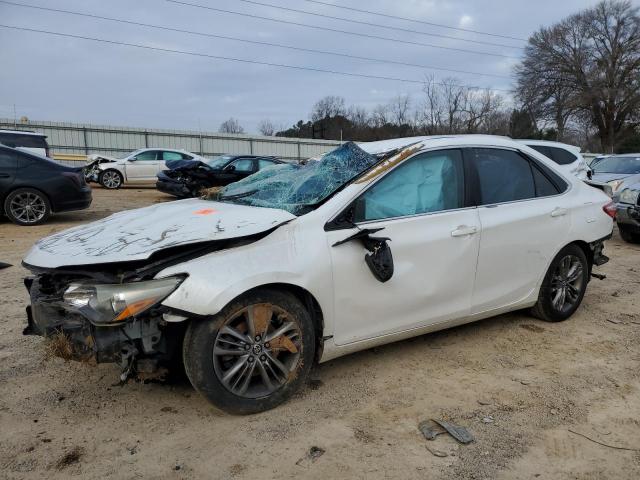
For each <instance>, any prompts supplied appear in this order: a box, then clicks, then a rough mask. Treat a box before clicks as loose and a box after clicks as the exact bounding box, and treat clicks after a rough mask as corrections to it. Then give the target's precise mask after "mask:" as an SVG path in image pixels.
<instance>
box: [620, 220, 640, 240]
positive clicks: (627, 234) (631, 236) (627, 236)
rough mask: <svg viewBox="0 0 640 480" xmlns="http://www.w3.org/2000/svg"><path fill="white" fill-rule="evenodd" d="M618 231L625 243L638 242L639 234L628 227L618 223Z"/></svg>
mask: <svg viewBox="0 0 640 480" xmlns="http://www.w3.org/2000/svg"><path fill="white" fill-rule="evenodd" d="M618 231H619V232H620V238H622V240H624V241H625V242H627V243H640V235H638V234H637V233H633V232H632V231H630V230H629V229H628V228H626V227H623V226H622V225H620V224H618Z"/></svg>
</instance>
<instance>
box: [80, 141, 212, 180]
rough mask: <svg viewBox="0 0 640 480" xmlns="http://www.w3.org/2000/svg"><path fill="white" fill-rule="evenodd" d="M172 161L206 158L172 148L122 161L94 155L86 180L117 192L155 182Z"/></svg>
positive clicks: (141, 152)
mask: <svg viewBox="0 0 640 480" xmlns="http://www.w3.org/2000/svg"><path fill="white" fill-rule="evenodd" d="M169 160H200V161H203V160H204V158H203V157H201V156H199V155H196V154H195V153H191V152H187V151H186V150H175V149H171V148H141V149H139V150H136V151H134V152H131V153H129V154H127V155H125V156H124V157H122V158H112V157H108V156H105V155H97V154H92V155H89V156H88V157H87V166H86V167H85V168H84V176H85V180H86V181H87V183H89V182H95V183H99V184H100V185H102V186H103V187H104V188H108V189H111V190H113V189H117V188H120V187H122V186H123V185H124V184H125V183H126V182H155V181H156V180H157V175H158V173H160V172H161V171H162V170H164V169H165V168H166V165H165V162H167V161H169Z"/></svg>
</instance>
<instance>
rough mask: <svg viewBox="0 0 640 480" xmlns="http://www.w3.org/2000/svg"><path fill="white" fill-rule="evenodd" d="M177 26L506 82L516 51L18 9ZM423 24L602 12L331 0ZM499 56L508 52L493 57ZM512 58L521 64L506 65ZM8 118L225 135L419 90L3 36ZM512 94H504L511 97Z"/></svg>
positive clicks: (150, 0)
mask: <svg viewBox="0 0 640 480" xmlns="http://www.w3.org/2000/svg"><path fill="white" fill-rule="evenodd" d="M15 1H16V2H17V3H27V4H30V5H38V6H44V7H47V8H56V9H63V10H69V11H75V12H81V13H88V14H93V15H100V16H107V17H112V18H119V19H125V20H129V21H135V22H141V23H147V24H154V25H162V26H168V27H171V28H177V29H181V30H190V31H196V32H202V33H210V34H216V35H222V36H227V37H237V38H242V39H246V40H252V41H262V42H269V43H277V44H282V45H291V46H297V47H302V48H308V49H314V50H324V51H331V52H339V53H344V54H349V55H357V56H364V57H375V58H377V59H384V60H389V59H390V60H394V61H399V62H408V63H415V64H420V65H426V66H433V67H441V68H449V69H454V70H465V71H469V72H478V73H485V74H493V75H506V76H509V75H510V74H511V72H512V67H513V65H514V64H515V63H517V62H518V60H517V57H518V56H519V55H521V53H522V50H520V49H519V48H509V47H506V46H493V45H484V44H479V43H476V44H474V43H471V42H463V41H458V40H453V39H443V38H437V37H432V36H427V35H422V34H418V33H410V32H403V31H397V30H390V29H386V28H379V27H375V26H366V25H360V24H354V23H350V22H346V21H342V20H336V19H328V18H322V17H318V16H314V15H308V14H304V13H296V12H291V11H285V10H281V9H276V8H273V7H267V6H259V5H252V4H250V3H247V2H243V1H241V0H183V1H184V2H188V3H198V4H201V5H208V6H211V7H214V8H218V9H224V10H232V11H236V12H241V13H245V14H250V15H257V16H263V17H270V18H274V19H280V20H287V21H291V22H299V23H305V24H309V25H316V26H321V27H326V28H332V29H338V30H345V31H349V32H357V33H363V34H367V35H374V36H383V37H389V38H396V39H401V40H404V41H408V42H415V43H428V44H432V45H439V46H443V47H449V48H459V49H466V50H476V51H482V52H487V53H492V54H493V55H486V54H476V53H466V52H460V51H455V50H446V49H441V48H434V47H427V46H422V45H413V44H406V43H397V42H390V41H384V40H379V39H373V38H367V37H359V36H354V35H348V34H343V33H337V32H329V31H323V30H319V29H312V28H308V27H301V26H296V25H291V24H284V23H278V22H274V21H268V20H263V19H257V18H250V17H246V16H240V15H233V14H228V13H221V12H216V11H211V10H206V9H202V8H195V7H192V6H186V5H179V4H176V3H171V2H169V1H167V0H137V1H135V2H134V1H130V0H109V1H104V0H102V1H101V0H47V1H45V0H24V1H22V0H15ZM256 1H259V2H260V3H269V4H272V5H278V6H282V7H289V8H294V9H299V10H304V11H308V12H314V13H320V14H324V15H331V16H337V17H344V18H349V19H352V20H358V21H363V22H370V23H377V24H383V25H387V26H392V27H397V28H401V29H410V30H417V31H420V32H425V33H433V34H438V35H447V36H452V37H456V38H465V39H468V40H473V41H482V42H489V43H496V44H504V45H512V46H515V47H522V46H523V45H524V42H522V41H517V40H510V39H506V38H499V37H491V36H486V35H478V34H474V33H468V32H462V31H457V30H451V29H445V28H440V27H434V26H429V25H425V24H420V23H415V22H408V21H403V20H395V19H390V18H384V17H380V16H376V15H370V14H366V13H358V12H353V11H349V10H344V9H341V8H335V7H332V6H327V5H321V4H317V3H313V2H310V1H306V0H297V1H296V0H256ZM324 1H325V2H326V3H331V4H334V5H341V6H348V7H354V8H360V9H366V10H370V11H375V12H382V13H387V14H391V15H395V16H402V17H410V18H413V19H416V20H422V21H425V22H431V23H438V24H444V25H448V26H452V27H461V28H465V29H471V30H478V31H483V32H490V33H495V34H500V35H505V36H511V37H517V38H527V37H528V36H529V35H530V34H531V33H532V32H533V31H535V30H536V29H538V28H539V27H540V26H543V25H550V24H552V23H554V22H556V21H558V20H559V19H561V18H562V17H565V16H567V15H570V14H572V13H574V12H576V11H579V10H580V9H583V8H585V7H587V6H590V5H593V4H595V3H596V2H595V0H563V1H558V0H536V1H532V0H395V1H394V0H366V1H365V0H324ZM634 3H638V0H635V1H634ZM0 23H1V24H3V25H12V26H19V27H27V28H31V29H38V30H48V31H53V32H60V33H68V34H73V35H81V36H88V37H95V38H101V39H107V40H114V41H119V42H126V43H133V44H139V45H147V46H153V47H160V48H166V49H173V50H183V51H189V52H197V53H203V54H207V55H214V56H225V57H235V58H239V59H246V60H254V61H260V62H268V63H279V64H287V65H295V66H302V67H311V68H316V69H324V70H334V71H342V72H349V73H357V74H364V75H373V76H383V77H396V78H402V79H407V80H414V81H420V80H421V79H423V78H424V76H425V74H433V75H435V77H436V78H445V77H447V76H455V77H456V78H458V79H459V82H460V83H461V84H467V85H474V86H483V87H492V88H496V89H507V90H508V89H510V88H511V87H512V83H511V80H510V79H509V78H498V77H490V76H483V75H478V74H462V73H448V72H445V71H439V70H428V69H425V68H415V67H408V66H398V65H391V64H385V63H376V62H372V61H363V60H355V59H350V58H344V57H337V56H332V55H323V54H317V53H308V52H299V51H294V50H288V49H283V48H276V47H271V46H260V45H253V44H249V43H242V42H238V41H232V40H226V39H219V38H210V37H205V36H196V35H191V34H186V33H176V32H170V31H164V30H158V29H154V28H148V27H141V26H134V25H126V24H121V23H115V22H112V21H106V20H100V19H93V18H87V17H80V16H74V15H69V14H63V13H55V12H48V11H41V10H34V9H31V8H25V7H19V6H13V5H7V4H5V3H0ZM497 55H504V56H497ZM511 57H514V58H511ZM0 65H1V68H0V117H9V118H13V105H14V104H15V108H16V111H17V116H18V118H19V117H21V116H23V115H25V116H27V117H29V118H30V119H32V120H52V121H67V122H86V123H97V124H110V125H121V126H139V127H149V128H175V129H189V130H191V129H199V128H201V129H202V130H213V131H215V130H217V129H218V127H219V125H220V123H221V122H222V121H223V120H225V119H226V118H228V117H230V116H233V117H236V118H237V119H238V120H239V121H240V123H241V124H242V125H243V126H244V128H245V129H246V130H247V131H249V132H255V131H256V129H257V127H256V126H257V124H258V122H259V121H260V120H261V119H270V120H272V121H273V122H274V123H275V124H276V125H278V126H289V125H291V124H293V123H295V122H296V121H297V120H299V119H304V120H307V119H308V117H309V113H310V111H311V108H312V106H313V104H314V103H315V101H316V100H317V99H318V98H320V97H322V96H324V95H341V96H343V97H344V98H345V99H346V101H347V104H349V105H350V104H357V105H361V106H364V107H367V108H372V107H373V106H375V105H376V104H378V103H386V102H387V101H389V100H390V99H391V98H393V97H394V96H396V95H397V94H400V93H408V94H410V95H411V98H412V100H413V102H414V104H417V103H418V102H419V101H420V100H421V93H420V89H421V86H420V84H419V83H408V82H400V81H390V80H382V79H373V78H358V77H347V76H342V75H336V74H329V73H321V72H314V71H302V70H293V69H287V68H279V67H273V66H266V65H256V64H245V63H238V62H233V61H227V60H216V59H211V58H202V57H196V56H188V55H182V54H177V53H162V52H157V51H151V50H145V49H140V48H135V47H130V46H119V45H109V44H104V43H98V42H94V41H88V40H81V39H74V38H65V37H56V36H51V35H45V34H42V33H33V32H25V31H16V30H10V29H6V28H0ZM507 95H508V94H507Z"/></svg>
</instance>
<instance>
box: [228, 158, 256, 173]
mask: <svg viewBox="0 0 640 480" xmlns="http://www.w3.org/2000/svg"><path fill="white" fill-rule="evenodd" d="M243 160H250V161H251V170H238V168H237V167H236V168H234V169H233V172H234V173H252V174H253V173H256V172H257V170H256V166H257V165H256V159H255V158H253V157H238V158H234V159H233V160H231V161H230V162H229V163H228V164H227V165H225V168H227V167H228V166H229V165H233V166H234V167H235V164H236V162H241V161H243Z"/></svg>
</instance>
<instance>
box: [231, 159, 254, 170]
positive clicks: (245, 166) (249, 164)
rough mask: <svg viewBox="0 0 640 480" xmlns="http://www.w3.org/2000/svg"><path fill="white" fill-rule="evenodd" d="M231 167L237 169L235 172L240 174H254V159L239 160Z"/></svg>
mask: <svg viewBox="0 0 640 480" xmlns="http://www.w3.org/2000/svg"><path fill="white" fill-rule="evenodd" d="M231 165H233V166H234V167H236V169H235V171H236V172H238V173H250V172H253V159H252V158H239V159H238V160H236V161H235V162H233V163H232V164H231Z"/></svg>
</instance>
